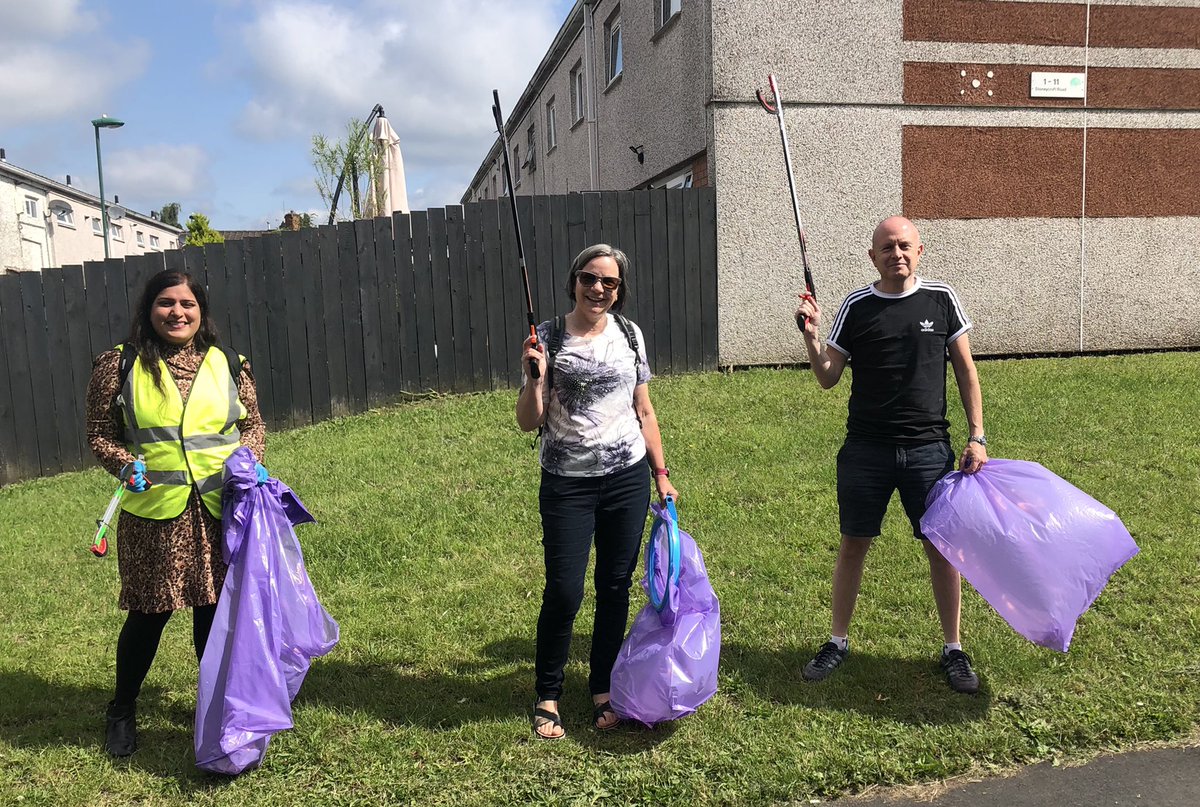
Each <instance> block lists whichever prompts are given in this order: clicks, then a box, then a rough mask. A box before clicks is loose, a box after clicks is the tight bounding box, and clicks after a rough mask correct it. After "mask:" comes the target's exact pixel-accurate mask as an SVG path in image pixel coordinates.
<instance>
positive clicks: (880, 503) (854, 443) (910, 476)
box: [837, 437, 954, 539]
mask: <svg viewBox="0 0 1200 807" xmlns="http://www.w3.org/2000/svg"><path fill="white" fill-rule="evenodd" d="M953 470H954V450H953V449H952V448H950V444H949V443H945V442H933V443H921V444H919V445H909V446H906V445H898V444H896V443H876V442H873V441H870V440H861V439H856V438H853V437H847V438H846V442H845V444H844V445H843V446H842V450H841V451H839V452H838V456H837V498H838V514H839V516H840V519H841V528H842V535H847V536H849V537H851V538H874V537H875V536H876V535H879V531H880V527H882V525H883V516H884V513H886V512H887V506H888V501H889V500H890V499H891V498H892V493H893V491H896V490H899V491H900V502H901V504H903V505H904V512H905V513H906V514H907V515H908V520H909V523H911V524H912V530H913V537H914V538H922V539H923V538H924V537H925V536H924V535H922V534H921V516H923V515H925V497H926V496H928V495H929V491H930V490H932V489H933V486H934V484H935V483H936V482H937V481H938V480H939V479H941V478H942V477H943V476H945V475H946V474H948V473H950V472H951V471H953Z"/></svg>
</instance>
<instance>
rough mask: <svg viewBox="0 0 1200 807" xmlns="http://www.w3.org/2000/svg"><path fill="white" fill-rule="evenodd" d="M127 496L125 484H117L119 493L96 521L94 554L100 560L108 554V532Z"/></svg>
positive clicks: (93, 544)
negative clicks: (123, 498)
mask: <svg viewBox="0 0 1200 807" xmlns="http://www.w3.org/2000/svg"><path fill="white" fill-rule="evenodd" d="M124 496H125V482H124V481H121V482H118V483H117V492H116V493H114V494H113V496H112V498H111V499H109V500H108V508H107V509H106V510H105V511H104V515H103V516H101V517H100V518H99V519H97V520H96V535H95V536H94V537H93V538H92V554H93V555H95V556H96V557H98V558H102V557H104V556H105V555H107V554H108V531H109V530H110V529H111V527H112V520H113V516H115V515H116V514H117V508H118V507H120V506H121V499H122V497H124Z"/></svg>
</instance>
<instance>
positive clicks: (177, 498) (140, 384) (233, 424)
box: [117, 345, 246, 520]
mask: <svg viewBox="0 0 1200 807" xmlns="http://www.w3.org/2000/svg"><path fill="white" fill-rule="evenodd" d="M123 347H124V346H123V345H118V347H117V349H118V350H120V349H122V348H123ZM239 358H240V357H239ZM159 365H160V366H159V370H160V371H161V373H162V380H163V390H159V388H158V387H156V386H155V385H154V377H153V376H152V375H150V371H149V370H147V369H146V367H145V366H144V365H143V363H142V359H141V357H138V358H137V359H136V360H135V361H134V362H133V367H132V369H131V370H130V372H129V375H128V377H126V379H125V383H124V384H123V386H122V387H121V396H120V398H119V399H118V403H119V404H120V405H121V410H122V412H123V413H124V415H125V445H126V447H127V448H128V449H129V450H130V451H131V452H132V453H133V454H142V455H143V456H144V458H145V462H146V478H147V479H148V480H149V481H150V489H149V490H147V491H146V492H144V493H133V494H126V495H125V496H124V497H123V498H122V499H121V508H122V509H123V510H126V511H127V512H130V513H133V514H134V515H135V516H141V517H142V518H153V519H159V520H165V519H170V518H175V517H176V516H178V515H179V514H180V513H182V512H183V511H184V508H186V507H187V501H188V496H189V495H190V493H191V489H192V488H193V487H194V488H195V489H196V491H197V492H198V493H199V494H200V499H201V500H202V501H203V502H204V506H205V507H206V508H207V509H208V512H210V513H212V515H213V516H215V517H216V518H220V517H221V486H222V484H221V483H222V472H223V470H224V465H225V460H226V459H227V458H228V457H229V455H230V454H232V453H233V452H234V451H235V450H236V449H237V447H238V446H239V445H240V444H241V432H240V431H238V427H237V423H238V421H239V420H242V419H243V418H245V417H246V407H245V406H244V405H243V404H242V402H241V400H240V399H239V398H238V389H237V382H236V381H235V380H234V378H235V375H234V374H233V373H231V372H230V367H229V360H228V359H226V358H225V353H224V351H222V350H221V349H220V348H219V347H210V348H209V349H208V352H207V353H205V354H204V361H203V362H201V364H200V369H199V370H197V371H196V378H195V380H194V381H192V389H191V392H190V393H188V400H187V403H184V401H183V398H182V397H181V396H180V394H179V388H178V387H177V386H176V385H175V382H174V380H173V379H172V378H171V371H170V370H169V369H168V368H167V364H166V362H164V361H162V360H161V359H160V360H159ZM237 369H238V370H239V373H238V374H239V375H240V370H241V368H240V367H239V368H237ZM164 391H165V394H164Z"/></svg>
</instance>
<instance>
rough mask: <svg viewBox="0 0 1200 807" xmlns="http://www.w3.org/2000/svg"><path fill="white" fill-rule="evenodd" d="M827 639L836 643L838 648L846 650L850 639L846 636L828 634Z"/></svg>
mask: <svg viewBox="0 0 1200 807" xmlns="http://www.w3.org/2000/svg"><path fill="white" fill-rule="evenodd" d="M829 641H831V642H833V643H834V644H835V645H837V646H838V649H839V650H848V649H849V648H850V639H849V638H848V637H846V636H830V637H829Z"/></svg>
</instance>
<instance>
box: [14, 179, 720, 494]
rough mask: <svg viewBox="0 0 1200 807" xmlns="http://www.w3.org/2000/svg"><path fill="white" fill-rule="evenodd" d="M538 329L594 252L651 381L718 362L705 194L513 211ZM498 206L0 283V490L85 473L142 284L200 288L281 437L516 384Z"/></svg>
mask: <svg viewBox="0 0 1200 807" xmlns="http://www.w3.org/2000/svg"><path fill="white" fill-rule="evenodd" d="M517 202H518V215H519V216H520V220H521V235H522V237H523V241H524V245H525V259H526V265H527V267H528V271H529V280H530V284H531V286H532V289H533V297H534V309H535V311H536V313H537V315H538V318H539V319H540V320H543V319H549V318H550V317H551V316H553V315H554V314H555V313H562V312H565V311H566V310H569V301H568V300H567V298H566V289H565V279H566V274H567V269H568V268H569V266H570V261H571V259H572V258H573V257H574V256H575V255H576V254H577V253H578V252H579V251H580V250H582V249H583V248H584V247H585V246H588V245H589V244H594V243H598V242H605V243H610V244H612V245H614V246H616V247H618V248H620V249H622V250H624V251H625V252H626V253H627V254H628V255H629V258H630V261H631V263H632V269H631V273H630V275H631V276H630V277H629V279H628V282H629V299H628V301H627V303H626V308H625V313H626V314H627V315H628V316H630V317H631V318H632V319H633V320H635V321H636V322H637V323H638V324H639V326H641V328H642V331H643V334H644V336H645V339H646V350H647V353H648V355H649V360H650V366H651V368H652V370H653V371H654V372H655V373H672V372H688V371H698V370H711V369H715V368H716V366H717V279H716V277H717V275H716V196H715V194H714V193H713V190H712V189H711V188H701V189H695V190H653V191H623V192H603V193H593V194H571V195H567V196H533V197H530V196H522V197H518V199H517ZM507 205H508V203H507V201H503V200H502V201H501V202H499V203H498V202H496V201H490V202H475V203H471V204H468V205H465V206H452V207H448V208H445V209H440V208H435V209H432V210H428V211H416V212H413V213H409V214H396V215H395V216H393V217H392V218H390V219H389V218H378V219H373V220H360V221H354V222H343V223H340V224H336V225H332V226H328V227H319V228H314V229H305V230H300V231H299V232H280V233H271V234H268V235H265V236H263V237H259V238H253V239H247V240H242V241H229V242H226V243H224V244H210V245H208V246H205V247H203V248H201V247H186V248H184V249H182V250H172V251H170V252H165V253H155V254H150V255H142V256H131V257H128V258H114V259H109V260H105V261H95V262H90V263H87V264H85V265H84V266H82V267H80V266H67V267H63V268H62V269H48V270H45V271H43V272H20V273H10V274H0V484H7V483H10V482H13V481H16V480H19V479H27V478H31V477H35V476H45V475H50V474H55V473H59V472H61V471H68V470H74V469H78V468H82V467H85V466H87V465H89V464H91V463H92V456H91V451H90V450H89V448H88V446H87V441H86V438H85V434H84V394H85V390H86V387H87V383H88V378H89V376H90V374H91V366H92V358H93V357H94V356H96V355H97V354H99V353H101V352H102V351H104V350H106V349H108V348H110V347H112V346H113V345H115V344H118V343H120V342H122V341H124V340H125V339H126V338H127V337H128V333H129V324H130V316H131V311H132V309H133V307H134V306H135V305H136V302H137V296H138V294H139V293H140V290H141V288H142V286H143V284H144V283H145V281H146V279H147V278H148V277H150V275H152V274H153V273H154V272H156V271H158V270H160V269H163V268H168V269H185V270H187V271H188V272H190V273H191V274H192V275H193V276H195V277H197V278H198V279H200V280H201V281H202V282H203V283H204V284H205V285H206V287H207V289H208V293H209V297H210V305H211V310H212V312H213V314H214V316H215V319H216V322H217V326H218V328H219V329H220V331H221V335H222V337H223V341H225V342H226V343H228V344H230V345H232V346H233V347H234V348H236V349H237V350H238V351H240V352H241V353H243V354H246V355H248V356H249V357H250V361H251V364H252V366H253V368H254V374H255V379H256V382H257V385H258V396H259V406H260V408H261V410H262V413H263V417H264V418H265V419H266V421H267V424H268V426H269V427H270V428H272V429H286V428H295V427H299V426H305V425H308V424H310V423H316V422H319V421H322V420H325V419H328V418H330V417H337V416H342V415H347V414H352V413H356V412H362V411H365V410H367V409H369V408H373V407H377V406H380V405H383V404H386V403H389V402H392V401H396V400H399V399H401V398H403V397H405V396H406V395H409V394H413V393H422V392H427V391H431V390H436V391H439V392H472V391H481V390H491V389H500V388H506V387H512V386H514V385H516V384H519V383H520V377H521V369H520V367H519V357H520V346H521V342H522V340H523V339H524V337H525V335H526V334H527V333H528V327H527V325H526V319H525V310H524V305H525V300H524V293H523V291H522V288H521V282H520V276H519V270H518V263H517V247H516V238H515V236H514V232H513V226H512V214H511V212H510V211H509V208H508V206H507Z"/></svg>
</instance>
